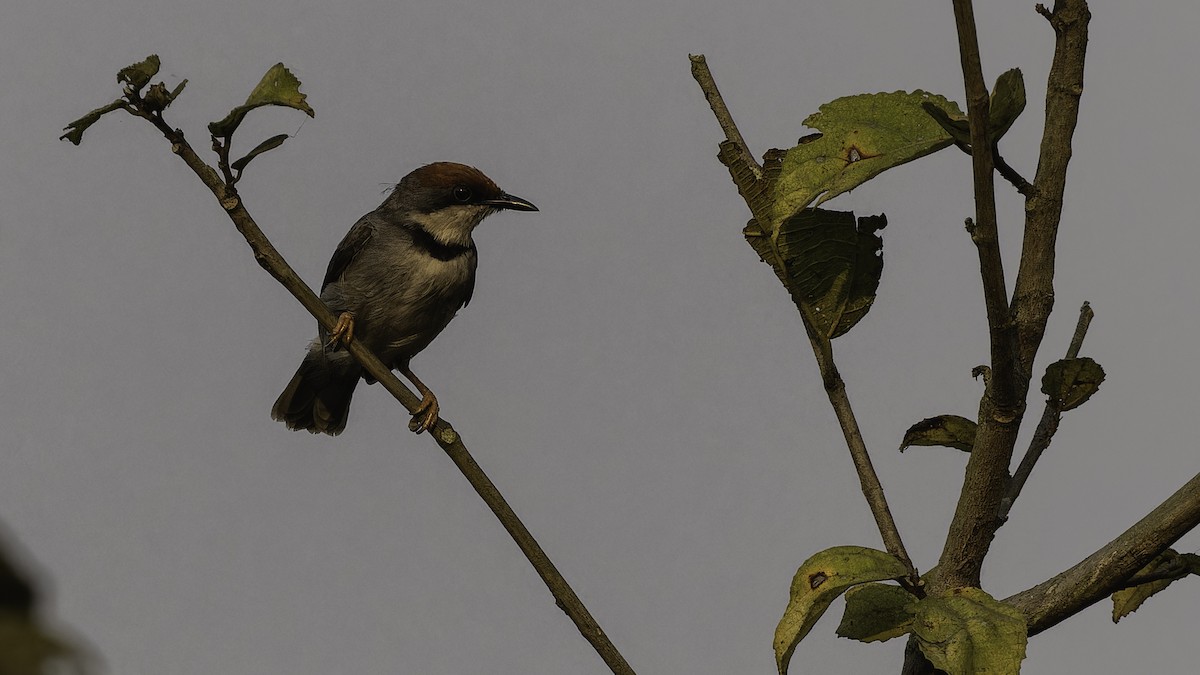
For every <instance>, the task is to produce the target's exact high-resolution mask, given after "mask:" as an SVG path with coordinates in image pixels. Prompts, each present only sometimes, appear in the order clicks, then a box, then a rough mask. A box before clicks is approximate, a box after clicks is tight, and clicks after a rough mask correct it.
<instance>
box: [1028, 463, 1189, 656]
mask: <svg viewBox="0 0 1200 675" xmlns="http://www.w3.org/2000/svg"><path fill="white" fill-rule="evenodd" d="M1197 525H1200V474H1197V475H1195V476H1193V477H1192V479H1191V480H1190V481H1188V482H1187V484H1185V485H1184V486H1183V487H1181V488H1179V490H1177V491H1176V492H1175V494H1173V495H1171V496H1170V497H1168V498H1167V500H1166V501H1164V502H1163V503H1162V504H1160V505H1159V506H1158V507H1157V508H1155V509H1154V510H1153V511H1151V512H1150V513H1148V514H1147V515H1146V517H1144V518H1142V519H1141V520H1139V521H1138V522H1137V524H1136V525H1134V526H1133V527H1131V528H1129V529H1128V530H1126V531H1125V532H1124V533H1123V534H1121V536H1119V537H1117V538H1116V539H1114V540H1113V541H1111V542H1109V543H1108V545H1106V546H1105V547H1104V548H1102V549H1100V550H1098V551H1096V552H1095V553H1093V554H1092V555H1090V556H1088V557H1087V558H1085V559H1084V560H1083V561H1081V562H1080V563H1079V564H1077V565H1075V566H1074V567H1072V568H1071V569H1069V570H1067V571H1065V572H1063V573H1062V574H1059V575H1058V576H1055V577H1054V578H1052V579H1049V580H1047V581H1044V582H1042V583H1040V584H1038V585H1037V586H1034V587H1033V588H1030V589H1028V590H1024V591H1021V592H1020V593H1017V594H1016V595H1014V596H1012V597H1009V598H1005V600H1004V602H1006V603H1008V604H1010V605H1013V606H1015V607H1017V608H1018V609H1020V610H1021V611H1022V612H1024V613H1025V619H1026V621H1027V622H1028V624H1029V634H1030V635H1031V636H1032V635H1036V634H1038V633H1040V632H1042V631H1044V630H1046V629H1047V628H1050V627H1052V626H1054V625H1056V624H1058V623H1059V622H1060V621H1063V620H1064V619H1067V618H1069V617H1071V616H1073V615H1075V614H1077V613H1079V612H1080V611H1082V610H1084V609H1086V608H1087V607H1090V606H1091V605H1093V604H1095V603H1096V602H1098V601H1100V600H1103V599H1104V598H1106V597H1108V596H1109V595H1111V594H1112V593H1114V592H1116V591H1118V590H1120V589H1121V588H1123V587H1125V586H1126V585H1127V581H1128V580H1129V578H1130V577H1132V576H1133V575H1135V574H1137V572H1138V571H1139V570H1141V569H1142V568H1143V567H1145V566H1146V565H1147V564H1149V563H1150V561H1151V560H1153V559H1154V558H1155V556H1157V555H1159V554H1160V553H1162V552H1163V551H1165V550H1166V549H1167V547H1169V546H1170V545H1171V544H1173V543H1175V541H1177V540H1178V539H1179V538H1180V537H1182V536H1183V535H1184V534H1186V533H1187V532H1189V531H1191V530H1192V529H1193V528H1195V527H1196V526H1197Z"/></svg>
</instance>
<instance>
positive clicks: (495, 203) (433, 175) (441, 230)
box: [383, 162, 538, 246]
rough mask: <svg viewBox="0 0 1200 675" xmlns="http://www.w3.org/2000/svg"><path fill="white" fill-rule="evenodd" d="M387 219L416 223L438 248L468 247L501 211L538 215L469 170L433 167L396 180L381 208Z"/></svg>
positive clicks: (525, 203) (449, 165)
mask: <svg viewBox="0 0 1200 675" xmlns="http://www.w3.org/2000/svg"><path fill="white" fill-rule="evenodd" d="M383 209H384V210H385V211H386V212H387V215H388V216H389V217H390V218H395V219H398V220H406V221H410V222H413V223H415V224H416V225H418V226H419V227H420V228H421V229H423V230H425V231H426V232H428V233H429V234H430V235H431V236H433V238H434V239H436V240H438V241H439V242H441V243H442V244H447V245H460V246H469V245H470V244H471V231H472V230H474V229H475V227H476V226H477V225H479V223H480V222H481V221H482V220H483V219H484V218H486V217H487V216H489V215H491V214H493V213H495V212H496V211H499V210H501V209H511V210H513V211H537V210H538V208H537V207H536V206H534V205H533V204H531V203H530V202H528V201H527V200H524V199H521V198H520V197H515V196H513V195H510V194H508V193H507V192H505V191H504V190H501V189H500V188H499V186H497V185H496V183H495V182H493V181H492V179H491V178H488V177H487V176H486V175H484V173H483V172H482V171H480V170H479V169H476V168H475V167H473V166H467V165H466V164H458V163H456V162H435V163H433V164H426V165H425V166H423V167H421V168H419V169H417V170H416V171H413V172H412V173H410V174H408V175H407V176H405V177H404V178H402V179H401V180H400V183H399V184H397V185H396V189H395V190H393V191H392V194H390V195H389V196H388V198H387V200H386V201H385V202H384V203H383Z"/></svg>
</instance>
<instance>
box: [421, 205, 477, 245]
mask: <svg viewBox="0 0 1200 675" xmlns="http://www.w3.org/2000/svg"><path fill="white" fill-rule="evenodd" d="M493 211H495V209H493V208H492V207H490V206H485V205H481V204H463V205H460V206H447V207H445V208H442V209H438V210H437V211H434V212H433V213H417V214H413V216H412V219H413V220H415V221H417V223H419V224H420V226H421V229H423V230H425V231H426V232H428V233H429V235H430V236H431V237H433V238H434V239H435V240H437V242H438V243H440V244H445V245H450V246H470V245H471V232H472V231H473V230H474V229H475V228H476V226H478V225H479V223H480V222H482V221H483V219H484V218H486V217H488V215H490V214H491V213H492V212H493Z"/></svg>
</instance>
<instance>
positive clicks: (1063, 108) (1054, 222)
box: [1012, 0, 1092, 373]
mask: <svg viewBox="0 0 1200 675" xmlns="http://www.w3.org/2000/svg"><path fill="white" fill-rule="evenodd" d="M1038 7H1039V9H1038V11H1039V13H1040V14H1042V15H1043V16H1045V17H1046V18H1047V19H1048V20H1049V22H1050V25H1051V27H1053V28H1054V33H1055V36H1056V39H1055V46H1054V59H1053V61H1052V62H1051V65H1050V75H1049V77H1048V78H1047V82H1046V121H1045V126H1044V128H1043V131H1042V146H1041V150H1040V152H1039V156H1038V168H1037V174H1036V175H1035V176H1034V180H1033V185H1034V191H1033V195H1032V196H1030V197H1029V198H1028V199H1027V200H1026V201H1025V236H1024V241H1023V243H1022V244H1021V265H1020V268H1019V269H1018V271H1017V281H1016V287H1015V291H1014V292H1013V302H1012V311H1013V316H1014V318H1015V320H1016V323H1017V355H1018V359H1019V361H1020V364H1021V369H1022V371H1023V372H1025V373H1030V372H1031V371H1032V368H1033V361H1034V359H1035V358H1036V357H1037V352H1038V348H1039V347H1040V346H1041V343H1042V336H1043V335H1044V334H1045V332H1046V323H1047V321H1048V320H1049V318H1050V311H1051V310H1052V309H1053V308H1054V263H1055V242H1056V240H1057V238H1058V226H1059V222H1060V221H1061V219H1062V207H1063V192H1064V191H1065V189H1066V184H1067V165H1068V163H1069V162H1070V161H1071V141H1072V138H1073V136H1074V134H1075V124H1076V121H1077V120H1078V119H1079V99H1080V96H1081V95H1082V94H1083V66H1084V58H1085V56H1086V53H1087V40H1088V21H1089V20H1090V19H1091V16H1092V15H1091V12H1090V11H1089V10H1088V5H1087V2H1086V1H1085V0H1056V1H1055V3H1054V11H1053V12H1051V11H1049V10H1047V9H1046V8H1045V7H1044V6H1041V5H1039V6H1038Z"/></svg>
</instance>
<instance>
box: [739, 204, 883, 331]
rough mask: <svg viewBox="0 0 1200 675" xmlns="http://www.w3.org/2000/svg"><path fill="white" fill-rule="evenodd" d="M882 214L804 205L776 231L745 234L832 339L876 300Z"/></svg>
mask: <svg viewBox="0 0 1200 675" xmlns="http://www.w3.org/2000/svg"><path fill="white" fill-rule="evenodd" d="M886 226H887V217H886V216H883V215H879V216H864V217H862V218H859V219H858V222H857V225H856V223H855V218H854V214H853V213H851V212H849V211H827V210H825V209H806V210H804V211H801V212H800V213H797V214H796V215H795V216H793V217H791V218H789V219H788V220H787V221H785V222H784V223H782V224H781V225H780V226H779V230H778V232H777V233H776V236H775V237H770V236H768V235H766V234H765V233H764V232H762V230H761V228H753V229H752V228H747V229H746V230H745V234H746V239H747V241H749V242H750V245H751V246H752V247H753V248H754V250H755V251H756V252H757V253H758V254H759V256H760V257H762V258H763V260H764V261H765V262H767V263H769V264H770V265H771V267H772V268H774V270H775V275H776V276H778V277H779V280H780V281H782V282H783V285H784V287H785V288H787V290H788V293H790V294H791V296H792V300H793V301H795V303H796V305H797V306H798V307H799V308H800V311H801V313H802V314H804V317H805V319H806V320H807V321H808V323H809V325H811V326H812V327H813V328H814V329H815V330H816V332H817V334H818V335H819V336H821V337H822V338H824V339H826V340H831V339H833V338H835V337H838V336H840V335H844V334H845V333H846V332H847V331H849V330H850V329H851V328H853V327H854V325H855V324H857V323H858V322H859V321H860V320H861V319H862V318H863V317H864V316H866V314H867V312H868V311H869V310H870V309H871V305H872V304H873V303H874V302H875V292H876V290H878V288H879V279H880V277H881V276H882V275H883V257H882V255H881V254H882V251H883V239H881V238H880V237H879V235H878V234H877V232H878V231H879V230H881V229H883V228H884V227H886Z"/></svg>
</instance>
